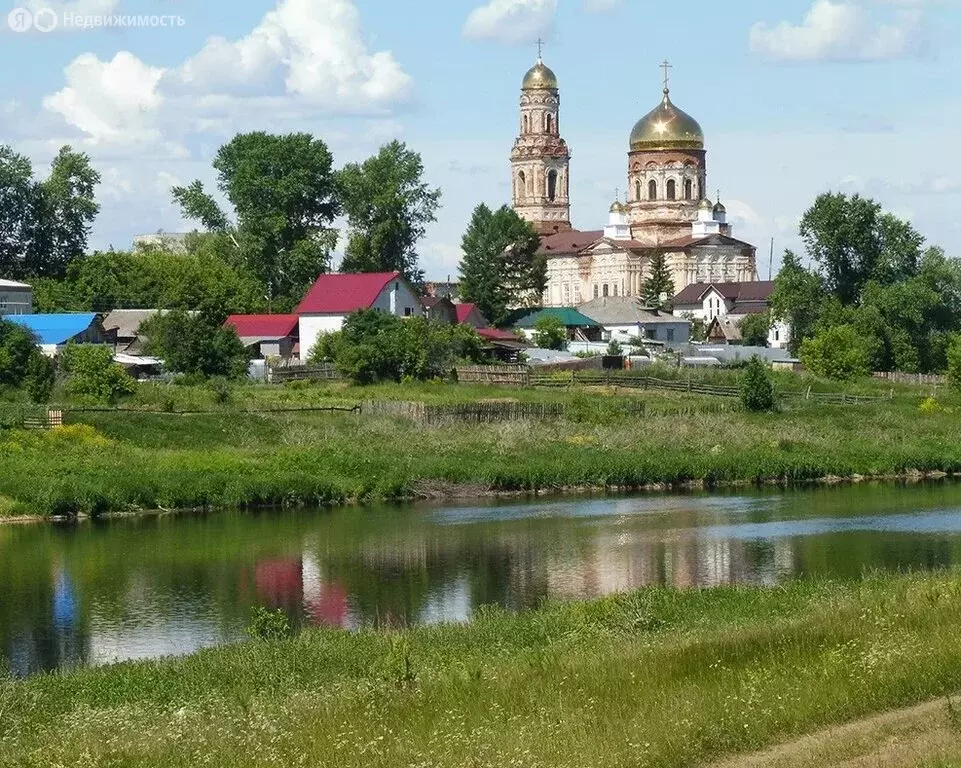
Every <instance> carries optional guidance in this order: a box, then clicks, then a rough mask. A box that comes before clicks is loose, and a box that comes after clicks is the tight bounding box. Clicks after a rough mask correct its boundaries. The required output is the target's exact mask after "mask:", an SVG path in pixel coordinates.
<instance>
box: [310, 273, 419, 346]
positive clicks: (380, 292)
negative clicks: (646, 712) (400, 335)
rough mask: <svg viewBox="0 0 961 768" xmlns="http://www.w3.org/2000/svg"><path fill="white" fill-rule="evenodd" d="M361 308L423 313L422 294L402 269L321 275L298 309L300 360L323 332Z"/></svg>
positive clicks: (334, 328) (396, 313) (400, 314)
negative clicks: (419, 293) (402, 272)
mask: <svg viewBox="0 0 961 768" xmlns="http://www.w3.org/2000/svg"><path fill="white" fill-rule="evenodd" d="M361 309H377V310H380V311H381V312H387V313H389V314H391V315H394V316H395V317H415V316H422V315H423V314H424V307H423V304H422V303H421V300H420V296H419V295H418V294H417V292H416V291H415V290H414V288H413V287H412V286H411V285H410V283H408V282H407V280H405V279H404V276H403V275H401V274H400V272H372V273H346V274H345V273H334V274H330V275H321V276H320V277H318V278H317V281H316V282H315V283H314V284H313V285H312V286H311V288H310V290H309V291H307V295H306V296H305V297H304V300H303V301H302V302H301V303H300V305H299V306H298V307H297V309H296V314H297V316H298V317H299V319H300V320H299V326H300V331H299V333H300V358H301V360H305V359H306V358H307V355H308V354H310V350H311V349H312V348H313V346H314V345H315V344H316V343H317V339H318V338H320V336H322V335H323V334H325V333H334V332H335V331H339V330H340V329H341V328H342V327H343V325H344V320H346V319H347V315H349V314H351V313H352V312H357V311H358V310H361Z"/></svg>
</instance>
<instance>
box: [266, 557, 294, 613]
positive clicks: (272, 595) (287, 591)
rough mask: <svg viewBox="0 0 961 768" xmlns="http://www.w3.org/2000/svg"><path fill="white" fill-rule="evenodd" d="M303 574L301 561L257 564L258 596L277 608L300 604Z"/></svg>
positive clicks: (273, 561)
mask: <svg viewBox="0 0 961 768" xmlns="http://www.w3.org/2000/svg"><path fill="white" fill-rule="evenodd" d="M302 572H303V569H302V568H301V564H300V560H264V561H263V562H260V563H257V569H256V573H255V578H256V581H257V595H258V596H259V597H260V598H261V599H262V600H266V601H267V602H268V603H270V604H271V605H276V606H280V605H289V604H291V603H298V602H300V598H301V592H302V589H303V587H302V584H303V579H302Z"/></svg>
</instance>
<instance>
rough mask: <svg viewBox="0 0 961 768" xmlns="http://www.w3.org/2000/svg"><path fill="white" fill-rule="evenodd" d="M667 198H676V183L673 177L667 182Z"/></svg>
mask: <svg viewBox="0 0 961 768" xmlns="http://www.w3.org/2000/svg"><path fill="white" fill-rule="evenodd" d="M667 199H668V200H676V199H677V183H676V182H675V181H674V179H671V180H670V181H668V182H667Z"/></svg>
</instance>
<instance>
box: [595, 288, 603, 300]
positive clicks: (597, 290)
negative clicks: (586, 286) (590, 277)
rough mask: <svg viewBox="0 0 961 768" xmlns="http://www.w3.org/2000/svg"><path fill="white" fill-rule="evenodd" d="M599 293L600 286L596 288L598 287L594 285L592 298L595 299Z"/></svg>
mask: <svg viewBox="0 0 961 768" xmlns="http://www.w3.org/2000/svg"><path fill="white" fill-rule="evenodd" d="M600 295H601V294H600V288H598V287H597V286H596V285H595V286H594V298H595V299H596V298H597V297H598V296H600Z"/></svg>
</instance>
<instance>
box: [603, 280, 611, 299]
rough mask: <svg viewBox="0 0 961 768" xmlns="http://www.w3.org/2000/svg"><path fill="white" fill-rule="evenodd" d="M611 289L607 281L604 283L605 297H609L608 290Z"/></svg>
mask: <svg viewBox="0 0 961 768" xmlns="http://www.w3.org/2000/svg"><path fill="white" fill-rule="evenodd" d="M609 290H610V289H609V288H608V285H607V283H604V297H605V298H607V295H608V291H609Z"/></svg>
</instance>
